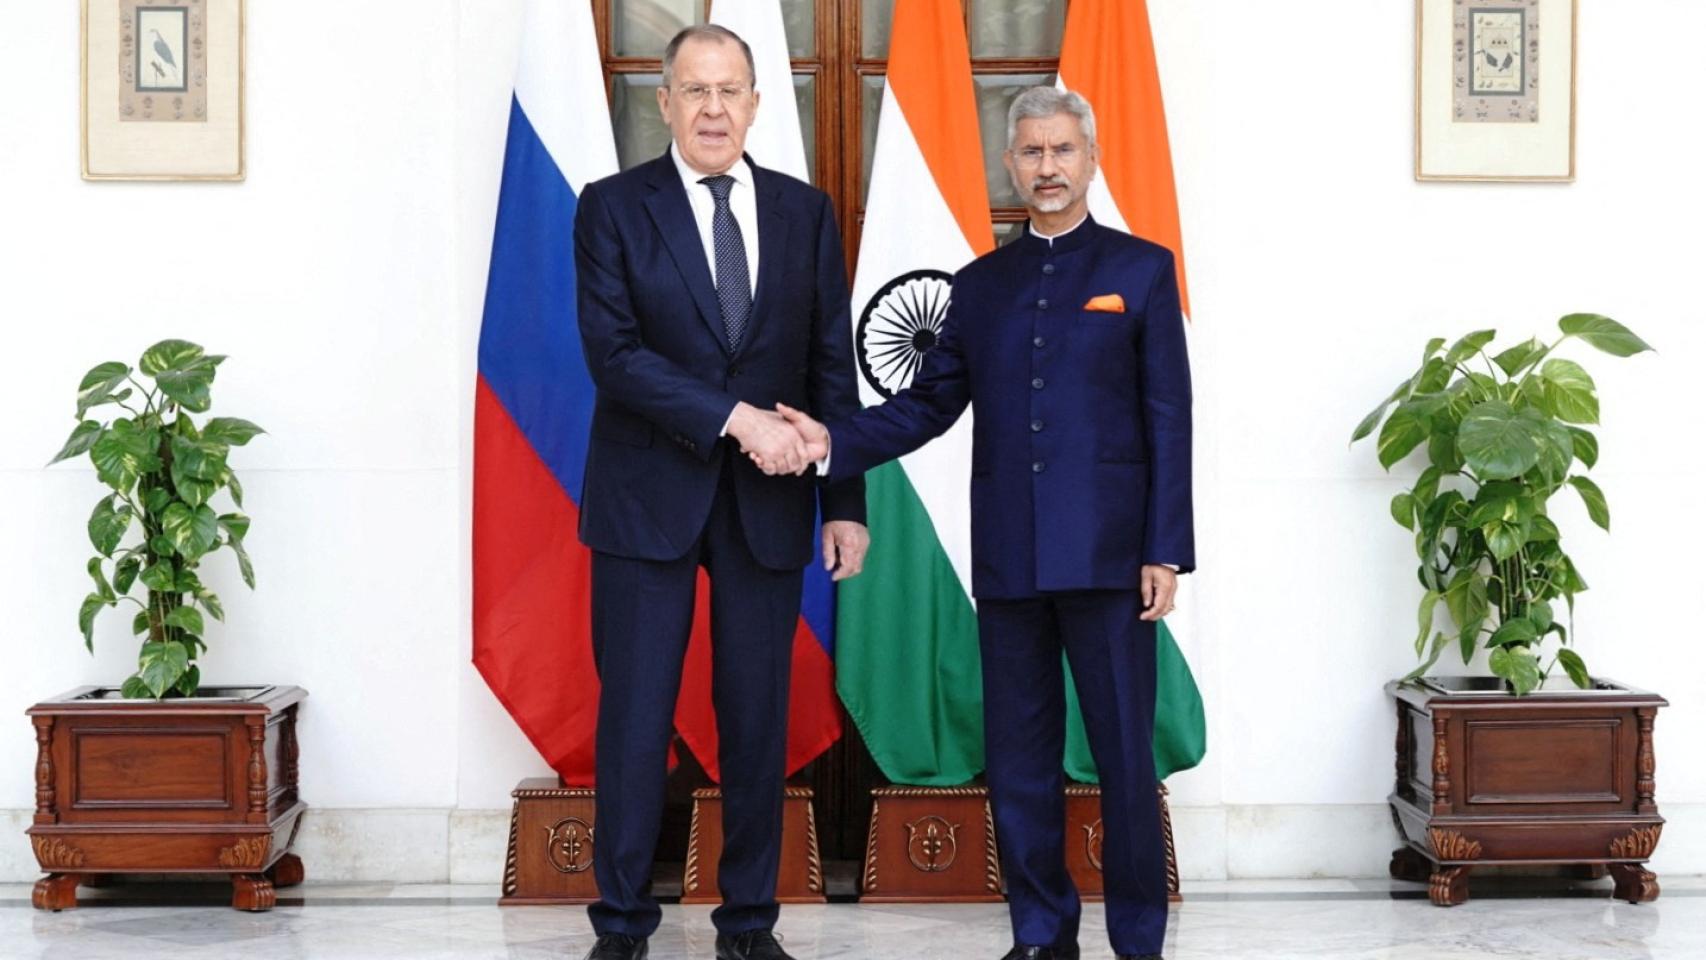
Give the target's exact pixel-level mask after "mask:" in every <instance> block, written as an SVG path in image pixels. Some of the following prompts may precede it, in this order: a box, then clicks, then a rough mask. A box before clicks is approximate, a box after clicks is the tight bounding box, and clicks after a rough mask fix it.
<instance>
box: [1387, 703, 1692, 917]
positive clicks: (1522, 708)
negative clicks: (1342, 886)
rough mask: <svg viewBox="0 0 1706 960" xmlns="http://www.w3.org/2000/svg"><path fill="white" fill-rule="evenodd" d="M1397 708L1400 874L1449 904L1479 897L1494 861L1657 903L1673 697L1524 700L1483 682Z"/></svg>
mask: <svg viewBox="0 0 1706 960" xmlns="http://www.w3.org/2000/svg"><path fill="white" fill-rule="evenodd" d="M1386 690H1387V692H1388V693H1390V694H1391V695H1392V696H1393V698H1394V699H1395V700H1396V703H1397V711H1398V737H1397V758H1398V759H1397V783H1396V787H1395V789H1394V790H1393V793H1392V796H1391V797H1389V798H1388V800H1389V802H1390V803H1391V806H1392V815H1393V820H1394V821H1395V822H1396V823H1397V826H1398V830H1399V832H1400V833H1401V834H1402V835H1403V837H1404V840H1405V844H1404V846H1402V847H1399V848H1398V849H1397V850H1396V851H1394V852H1393V854H1392V866H1391V870H1392V875H1393V876H1394V877H1396V878H1398V879H1402V880H1415V881H1421V882H1426V883H1428V884H1429V890H1428V895H1429V899H1431V900H1432V901H1433V902H1434V903H1436V904H1438V905H1440V906H1452V905H1455V904H1459V903H1463V902H1464V901H1466V900H1468V899H1469V873H1470V871H1471V870H1472V869H1473V868H1474V867H1477V866H1483V865H1488V866H1490V865H1512V864H1528V865H1563V864H1581V865H1586V866H1587V867H1589V868H1590V869H1597V868H1604V869H1607V870H1609V872H1610V873H1611V874H1612V876H1613V877H1614V878H1615V880H1616V892H1615V894H1614V895H1615V896H1616V897H1617V898H1618V899H1622V900H1628V901H1630V902H1632V903H1639V902H1643V901H1647V900H1653V899H1655V898H1656V897H1658V895H1659V885H1658V880H1657V878H1656V877H1654V875H1653V874H1652V873H1651V872H1649V871H1648V870H1647V869H1646V868H1645V867H1644V865H1643V864H1644V863H1645V861H1646V860H1647V859H1648V858H1649V857H1651V856H1652V854H1653V849H1654V848H1655V847H1656V846H1658V842H1659V833H1660V831H1661V830H1662V829H1663V828H1664V818H1663V817H1660V816H1659V811H1658V805H1657V804H1656V802H1655V801H1654V799H1653V782H1654V781H1653V771H1654V768H1655V762H1654V757H1653V719H1654V717H1655V716H1656V715H1657V714H1658V710H1659V708H1660V707H1663V706H1666V703H1665V701H1664V700H1663V699H1662V698H1660V697H1658V696H1656V695H1654V694H1651V693H1646V692H1644V691H1640V690H1635V689H1632V688H1629V687H1625V686H1622V685H1621V684H1616V683H1612V682H1609V681H1598V682H1597V683H1596V688H1595V689H1592V690H1577V689H1575V688H1574V687H1573V686H1572V687H1569V688H1548V689H1546V690H1544V691H1540V692H1537V693H1533V694H1530V695H1529V696H1526V697H1514V696H1511V695H1509V694H1507V693H1505V692H1504V691H1503V689H1502V686H1501V685H1500V681H1497V680H1496V679H1493V678H1482V677H1461V678H1459V677H1448V678H1438V679H1426V680H1423V681H1421V682H1419V683H1411V684H1400V683H1391V684H1388V685H1387V687H1386Z"/></svg>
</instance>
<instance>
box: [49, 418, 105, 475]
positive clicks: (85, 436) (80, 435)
mask: <svg viewBox="0 0 1706 960" xmlns="http://www.w3.org/2000/svg"><path fill="white" fill-rule="evenodd" d="M102 429H104V428H103V427H102V426H101V424H100V422H99V421H97V420H85V421H83V422H82V423H79V424H78V425H77V426H76V427H75V428H74V429H73V430H72V431H71V436H69V437H67V438H66V440H65V445H64V446H63V447H60V448H59V452H58V453H56V454H54V456H53V459H52V460H49V461H48V465H49V466H52V465H53V464H56V463H58V462H59V461H61V460H69V459H71V458H72V457H79V456H82V455H83V454H85V453H88V452H89V450H90V448H91V447H93V446H94V445H95V441H96V440H99V439H100V438H101V430H102Z"/></svg>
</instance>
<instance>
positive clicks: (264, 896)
mask: <svg viewBox="0 0 1706 960" xmlns="http://www.w3.org/2000/svg"><path fill="white" fill-rule="evenodd" d="M277 904H278V893H277V892H276V891H275V890H273V885H272V881H271V880H268V879H267V878H266V877H264V876H262V875H261V874H258V873H235V874H232V875H231V906H233V907H235V908H237V909H238V910H248V911H250V912H252V913H260V912H262V911H265V910H271V909H272V908H273V907H274V906H276V905H277Z"/></svg>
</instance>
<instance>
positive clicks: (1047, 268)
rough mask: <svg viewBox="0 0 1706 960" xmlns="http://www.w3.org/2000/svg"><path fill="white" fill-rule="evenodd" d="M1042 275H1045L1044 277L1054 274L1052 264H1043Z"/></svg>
mask: <svg viewBox="0 0 1706 960" xmlns="http://www.w3.org/2000/svg"><path fill="white" fill-rule="evenodd" d="M1043 276H1045V277H1052V276H1054V264H1052V263H1045V264H1043Z"/></svg>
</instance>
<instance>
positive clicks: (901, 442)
mask: <svg viewBox="0 0 1706 960" xmlns="http://www.w3.org/2000/svg"><path fill="white" fill-rule="evenodd" d="M954 286H955V287H956V288H957V287H958V286H959V281H958V280H957V279H956V281H955V284H954ZM959 302H960V298H959V297H958V296H957V295H955V296H953V297H951V298H950V300H949V303H948V315H947V316H946V317H945V318H943V320H942V331H941V335H940V336H939V337H938V338H937V340H936V346H935V347H933V348H932V349H931V350H930V352H929V353H926V354H925V355H924V364H923V366H921V367H920V368H919V370H918V373H917V374H916V375H914V376H913V378H912V385H911V386H909V387H907V388H906V389H905V390H902V391H901V392H899V393H897V394H895V396H894V399H892V400H890V401H889V402H887V403H885V404H882V405H881V406H876V407H866V408H865V409H864V410H862V411H860V412H859V413H857V414H855V415H854V416H852V417H849V418H847V419H845V420H840V421H836V422H833V423H830V424H828V427H829V435H830V457H829V471H830V472H829V479H830V482H831V483H833V482H835V481H837V480H839V479H840V478H842V477H849V476H858V475H859V474H862V473H864V472H865V471H866V470H870V469H872V468H873V467H877V466H881V465H882V464H884V463H887V462H888V461H890V460H893V459H895V458H897V457H901V456H905V455H906V454H908V453H911V452H912V451H914V450H917V449H918V448H919V447H922V446H924V445H925V444H926V443H929V442H930V441H931V440H934V439H935V438H937V437H939V436H941V435H942V434H944V433H946V432H947V431H948V428H949V427H951V426H953V425H954V422H955V421H956V420H958V419H959V418H960V414H962V413H964V412H965V409H966V406H967V405H968V404H970V403H971V382H970V380H969V379H968V377H967V374H966V358H965V352H964V348H963V346H962V344H961V341H960V312H959V311H960V308H959V307H958V306H957V304H958V303H959Z"/></svg>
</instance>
